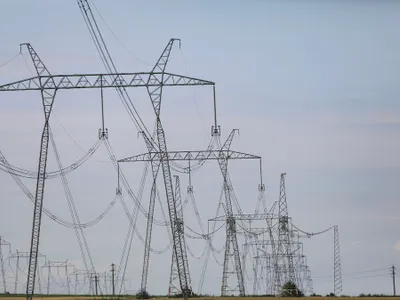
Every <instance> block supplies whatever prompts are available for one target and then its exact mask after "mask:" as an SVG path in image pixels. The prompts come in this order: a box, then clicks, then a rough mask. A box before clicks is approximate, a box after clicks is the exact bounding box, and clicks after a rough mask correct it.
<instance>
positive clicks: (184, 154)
mask: <svg viewBox="0 0 400 300" xmlns="http://www.w3.org/2000/svg"><path fill="white" fill-rule="evenodd" d="M0 88H1V87H0ZM236 131H237V130H233V131H232V132H231V134H230V135H229V136H228V138H227V139H226V141H225V143H224V145H223V146H222V147H221V149H219V150H203V151H169V152H166V153H165V152H161V151H157V152H151V153H144V154H139V155H135V156H131V157H127V158H124V159H121V160H119V161H118V162H149V161H155V160H160V161H161V160H162V159H165V160H168V161H170V162H171V161H191V162H193V161H206V160H216V161H218V164H219V166H220V169H221V172H222V174H223V187H224V192H225V201H226V209H227V214H226V216H224V219H223V221H225V222H226V223H227V231H226V234H227V236H226V245H227V246H226V247H227V248H225V260H224V270H223V284H222V288H221V294H222V295H223V296H225V295H227V294H228V292H234V291H239V293H240V295H245V289H244V281H243V273H242V266H241V264H240V256H239V247H238V243H237V236H236V220H235V218H234V215H233V209H232V201H231V193H232V190H233V189H232V185H231V183H230V179H229V176H228V169H227V167H228V160H232V159H234V160H237V159H239V160H243V159H256V160H261V157H259V156H255V155H251V154H247V153H242V152H237V151H232V150H230V146H231V143H232V139H233V137H234V133H235V132H236ZM232 257H233V258H234V268H233V270H232V271H231V270H229V258H232ZM231 275H233V276H235V277H237V278H236V279H237V281H238V286H237V287H235V288H231V289H230V288H229V286H228V277H230V276H231Z"/></svg>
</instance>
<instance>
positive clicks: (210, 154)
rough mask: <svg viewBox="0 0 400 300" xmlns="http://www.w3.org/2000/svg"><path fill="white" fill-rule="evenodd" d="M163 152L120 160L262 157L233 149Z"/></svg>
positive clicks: (121, 160)
mask: <svg viewBox="0 0 400 300" xmlns="http://www.w3.org/2000/svg"><path fill="white" fill-rule="evenodd" d="M161 154H163V155H165V153H161V152H148V153H144V154H138V155H135V156H130V157H127V158H123V159H120V160H119V161H118V162H137V161H155V160H161V158H163V159H168V160H174V161H177V160H178V161H179V160H218V159H261V157H260V156H256V155H252V154H247V153H242V152H237V151H232V150H202V151H169V152H168V153H167V157H162V156H161Z"/></svg>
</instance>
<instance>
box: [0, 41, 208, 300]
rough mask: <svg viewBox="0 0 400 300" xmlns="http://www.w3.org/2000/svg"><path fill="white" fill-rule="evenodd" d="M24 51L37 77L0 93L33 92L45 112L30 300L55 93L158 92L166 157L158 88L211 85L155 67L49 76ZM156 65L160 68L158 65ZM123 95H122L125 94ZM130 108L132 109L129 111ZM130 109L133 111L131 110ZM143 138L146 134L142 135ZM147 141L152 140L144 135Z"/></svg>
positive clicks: (176, 246)
mask: <svg viewBox="0 0 400 300" xmlns="http://www.w3.org/2000/svg"><path fill="white" fill-rule="evenodd" d="M24 45H26V46H27V47H28V50H29V53H30V55H31V58H32V60H33V63H34V65H35V68H36V71H37V75H38V76H36V77H33V78H28V79H25V80H20V81H17V82H13V83H9V84H5V85H2V86H0V91H32V90H37V91H40V92H41V95H42V102H43V107H44V112H45V122H44V127H43V133H42V138H41V148H40V155H39V168H38V176H37V187H36V194H35V205H34V217H33V226H32V238H31V254H30V259H29V269H28V284H27V290H26V292H27V299H28V300H30V299H31V298H32V296H33V294H34V287H35V277H36V275H35V274H36V266H37V253H38V249H39V240H40V225H41V215H42V206H43V202H42V201H43V193H44V186H45V175H46V163H47V152H48V142H49V119H50V114H51V109H52V105H53V101H54V98H55V95H56V91H58V90H70V89H88V88H100V89H103V88H116V89H118V91H121V90H125V88H128V87H146V88H155V89H156V88H160V92H159V93H160V94H159V95H160V97H158V96H157V93H158V92H157V91H152V92H151V94H152V104H153V108H154V111H155V113H156V118H157V136H158V139H157V140H158V144H154V141H152V143H153V145H154V147H155V148H156V149H157V148H158V149H160V151H161V153H166V151H167V148H166V142H165V134H164V130H163V128H162V125H161V119H160V103H161V90H162V89H161V88H162V87H165V86H195V85H211V86H213V85H214V83H213V82H211V81H205V80H201V79H197V78H193V77H188V76H181V75H176V74H171V73H167V72H160V71H159V70H158V69H159V66H158V65H157V67H155V68H154V69H153V71H151V72H141V73H112V74H72V75H51V74H50V73H49V72H48V70H47V68H46V67H45V65H44V64H43V62H42V61H41V60H40V58H39V56H38V55H37V53H36V52H35V51H34V50H33V48H32V46H31V45H30V44H24ZM159 65H163V63H162V62H161V61H160V64H159ZM125 93H126V91H125ZM131 108H132V107H131ZM133 109H134V107H133ZM141 131H142V132H147V129H146V130H145V128H144V127H143V126H142V127H141ZM146 135H147V134H146ZM147 138H148V140H152V137H151V136H149V135H147ZM160 164H161V166H162V169H163V173H164V183H165V186H166V194H167V200H168V208H169V212H170V219H171V220H172V222H171V227H172V232H173V236H174V250H175V252H177V262H178V270H179V274H180V275H179V278H180V283H181V287H182V290H183V291H186V290H188V289H187V279H186V276H185V274H186V272H184V265H183V257H182V249H181V247H180V246H179V244H180V239H179V235H178V233H177V231H176V227H177V226H176V224H174V221H173V220H175V219H176V208H175V206H174V203H175V202H174V195H173V192H172V190H171V188H172V179H171V173H170V169H169V164H168V161H166V160H163V159H162V160H161V161H160Z"/></svg>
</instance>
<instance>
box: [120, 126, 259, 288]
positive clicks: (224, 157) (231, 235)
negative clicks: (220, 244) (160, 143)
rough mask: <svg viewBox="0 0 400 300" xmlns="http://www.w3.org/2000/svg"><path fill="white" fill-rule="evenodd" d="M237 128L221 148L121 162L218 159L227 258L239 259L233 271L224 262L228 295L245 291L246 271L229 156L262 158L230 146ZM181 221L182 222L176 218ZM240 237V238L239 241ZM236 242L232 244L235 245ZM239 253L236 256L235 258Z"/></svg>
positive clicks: (234, 157)
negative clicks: (232, 278) (230, 280)
mask: <svg viewBox="0 0 400 300" xmlns="http://www.w3.org/2000/svg"><path fill="white" fill-rule="evenodd" d="M235 131H236V130H233V131H232V133H231V134H230V135H229V136H228V138H227V139H226V141H225V143H224V145H223V146H222V147H221V149H219V150H202V151H169V152H166V153H165V152H160V151H157V152H150V153H144V154H139V155H135V156H131V157H127V158H124V159H121V160H119V161H118V162H151V161H155V160H160V161H161V160H163V159H164V160H167V161H170V162H171V161H191V162H193V161H200V162H204V161H207V160H216V161H217V162H218V163H219V165H220V168H221V170H222V174H223V175H224V176H223V185H224V192H225V201H226V207H227V216H225V219H224V221H225V222H227V224H229V225H227V227H229V229H227V236H226V244H228V251H225V257H226V259H225V260H228V259H229V257H232V256H233V257H234V259H235V268H234V270H233V271H227V267H228V261H227V262H226V264H224V273H223V274H224V276H223V278H224V279H223V289H221V294H222V295H227V293H228V292H233V291H239V293H240V295H245V290H244V282H243V273H242V267H241V264H240V256H239V248H238V245H237V237H236V224H235V220H234V218H232V217H233V209H232V202H231V192H232V185H231V183H230V180H229V178H228V173H227V162H228V160H232V159H233V160H237V159H239V160H245V159H256V160H259V161H260V159H261V158H260V157H259V156H255V155H251V154H247V153H242V152H236V151H232V150H230V145H231V142H232V139H233V136H234V133H235ZM176 223H177V224H179V223H178V222H176ZM235 241H236V242H235ZM231 245H232V248H231ZM232 250H233V251H232ZM235 257H236V258H235ZM228 275H236V277H237V280H238V288H232V289H229V287H228V285H227V277H228Z"/></svg>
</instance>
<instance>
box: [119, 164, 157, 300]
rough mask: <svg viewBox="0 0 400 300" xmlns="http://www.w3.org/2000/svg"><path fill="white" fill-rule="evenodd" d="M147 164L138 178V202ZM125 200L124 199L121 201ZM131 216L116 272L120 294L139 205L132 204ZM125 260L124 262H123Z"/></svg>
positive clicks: (141, 193)
mask: <svg viewBox="0 0 400 300" xmlns="http://www.w3.org/2000/svg"><path fill="white" fill-rule="evenodd" d="M149 165H150V164H148V163H147V164H146V165H145V168H144V171H143V174H142V178H141V180H140V184H139V190H138V193H137V199H138V201H139V203H140V202H141V201H142V199H143V191H144V186H145V183H146V178H147V175H148V170H149ZM120 199H122V200H124V199H123V196H122V194H120ZM123 202H125V201H123ZM131 215H132V216H133V222H129V227H128V232H127V235H126V239H125V243H124V248H123V250H122V255H121V261H120V264H119V267H118V272H117V281H116V282H117V284H118V282H120V288H119V294H120V295H121V293H122V289H123V287H124V281H125V275H126V268H127V265H128V261H129V255H130V252H131V248H132V241H133V233H134V230H135V228H136V223H137V219H138V216H139V206H138V205H137V206H134V210H133V212H132V214H131ZM124 260H125V263H124ZM122 268H123V272H122V279H121V280H120V274H121V269H122Z"/></svg>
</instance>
